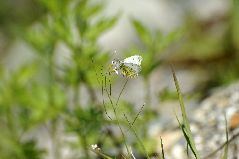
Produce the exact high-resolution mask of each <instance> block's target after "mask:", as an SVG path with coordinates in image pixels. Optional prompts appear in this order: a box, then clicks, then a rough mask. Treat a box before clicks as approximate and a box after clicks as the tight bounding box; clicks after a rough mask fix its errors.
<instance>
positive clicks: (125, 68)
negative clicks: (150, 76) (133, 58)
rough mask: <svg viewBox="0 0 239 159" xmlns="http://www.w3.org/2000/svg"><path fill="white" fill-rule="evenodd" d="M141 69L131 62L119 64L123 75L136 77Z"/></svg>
mask: <svg viewBox="0 0 239 159" xmlns="http://www.w3.org/2000/svg"><path fill="white" fill-rule="evenodd" d="M140 71H141V67H140V65H137V64H133V63H124V64H123V65H122V66H121V74H123V76H125V77H129V78H134V77H137V76H138V74H139V72H140Z"/></svg>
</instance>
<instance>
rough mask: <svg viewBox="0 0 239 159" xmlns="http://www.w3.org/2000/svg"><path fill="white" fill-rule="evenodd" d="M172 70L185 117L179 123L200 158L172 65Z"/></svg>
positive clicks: (194, 152) (191, 147)
mask: <svg viewBox="0 0 239 159" xmlns="http://www.w3.org/2000/svg"><path fill="white" fill-rule="evenodd" d="M171 70H172V74H173V79H174V84H175V87H176V90H177V94H178V100H179V104H180V108H181V112H182V118H183V121H182V123H179V125H180V128H181V129H182V131H183V134H184V137H185V139H186V141H187V143H188V144H189V147H190V149H191V150H192V152H193V154H194V156H195V158H196V159H200V155H199V153H198V150H197V148H196V146H195V142H194V140H193V135H192V132H191V129H190V125H189V120H188V117H187V113H186V109H185V106H184V101H183V96H182V94H181V90H180V87H179V83H178V80H177V77H176V74H175V72H174V69H173V67H172V66H171ZM178 121H179V120H178Z"/></svg>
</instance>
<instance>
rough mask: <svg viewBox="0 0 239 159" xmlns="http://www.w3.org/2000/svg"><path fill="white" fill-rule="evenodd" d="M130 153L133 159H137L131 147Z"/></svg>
mask: <svg viewBox="0 0 239 159" xmlns="http://www.w3.org/2000/svg"><path fill="white" fill-rule="evenodd" d="M130 153H131V155H132V157H133V159H136V158H135V157H134V154H133V151H132V149H131V147H130Z"/></svg>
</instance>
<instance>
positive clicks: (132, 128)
mask: <svg viewBox="0 0 239 159" xmlns="http://www.w3.org/2000/svg"><path fill="white" fill-rule="evenodd" d="M124 117H125V119H126V120H127V122H128V125H129V127H130V129H131V130H132V131H133V133H134V135H135V137H136V138H137V140H138V142H139V144H140V146H141V147H142V149H143V151H144V152H145V154H146V157H147V159H150V157H149V155H148V153H147V151H146V148H145V146H144V144H143V142H142V141H141V139H140V138H139V136H138V134H137V133H136V131H135V129H134V127H133V126H132V124H131V123H130V121H129V119H128V118H127V116H126V115H125V114H124Z"/></svg>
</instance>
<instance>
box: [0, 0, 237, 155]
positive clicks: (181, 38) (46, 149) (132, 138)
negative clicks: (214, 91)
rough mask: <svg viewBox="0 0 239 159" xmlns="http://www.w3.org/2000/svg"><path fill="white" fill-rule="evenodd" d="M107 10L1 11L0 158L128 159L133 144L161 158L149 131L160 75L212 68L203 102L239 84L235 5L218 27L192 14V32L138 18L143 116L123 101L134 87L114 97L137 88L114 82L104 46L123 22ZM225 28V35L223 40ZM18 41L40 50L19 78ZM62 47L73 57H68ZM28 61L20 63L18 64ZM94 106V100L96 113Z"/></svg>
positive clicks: (9, 5) (58, 6)
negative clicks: (100, 158)
mask: <svg viewBox="0 0 239 159" xmlns="http://www.w3.org/2000/svg"><path fill="white" fill-rule="evenodd" d="M103 2H104V3H103ZM103 2H98V3H96V2H93V1H90V0H74V1H73V0H61V1H59V0H34V1H30V0H20V1H14V0H11V1H4V0H3V1H1V2H0V36H1V38H2V39H3V42H2V45H1V52H0V53H1V57H2V60H1V63H2V64H1V68H0V130H1V131H0V158H2V159H10V158H21V159H40V158H45V157H46V156H48V157H49V158H53V159H60V158H64V157H63V156H64V155H65V154H63V153H64V152H66V151H67V152H68V151H69V152H68V154H67V152H66V154H67V155H69V156H70V157H71V158H96V154H95V153H93V152H92V151H91V145H92V144H98V146H99V147H100V149H101V152H103V153H105V154H108V155H109V156H111V157H116V158H123V157H122V156H127V151H126V150H125V148H126V147H125V145H130V146H131V148H132V150H133V152H134V154H137V156H139V157H140V158H143V157H148V158H149V157H152V156H155V155H156V156H161V155H160V151H159V150H157V149H156V147H155V140H153V139H152V138H150V137H149V136H148V133H147V131H148V124H149V123H150V122H152V121H153V119H154V118H156V117H157V116H159V115H160V112H155V110H153V109H151V108H150V93H149V92H150V88H151V87H152V86H151V83H150V76H151V75H152V73H153V72H154V71H155V70H156V69H158V68H160V67H163V66H168V65H169V64H173V65H174V68H189V69H192V70H194V69H195V70H202V69H203V70H204V71H205V72H206V81H205V82H204V83H202V84H201V86H200V88H197V89H196V90H195V92H197V93H199V94H200V95H199V98H203V97H204V96H205V94H207V92H208V90H209V89H210V88H212V87H215V86H219V85H223V84H228V83H231V82H232V81H236V80H238V77H239V70H238V67H239V60H238V59H239V57H238V56H239V54H238V53H239V52H238V51H239V38H238V37H239V21H238V19H239V4H238V2H237V1H231V3H230V7H229V8H230V9H229V11H228V13H227V14H226V15H223V16H221V17H220V16H219V17H216V18H215V19H213V20H209V21H201V20H199V19H196V18H195V17H193V16H191V15H193V14H191V13H190V10H188V11H187V12H188V14H187V15H189V16H187V17H186V21H185V23H184V24H183V25H182V26H180V27H178V28H177V29H176V30H175V31H172V32H169V33H164V32H162V31H160V30H159V29H158V30H153V31H152V30H151V29H149V28H147V27H146V26H145V25H144V24H143V23H142V22H141V20H140V19H136V18H131V19H130V21H131V24H132V28H133V29H134V30H135V33H137V36H138V39H139V41H140V42H139V43H140V45H136V46H135V45H134V46H131V48H130V49H128V50H126V51H125V52H124V53H123V55H122V57H127V56H129V55H133V54H135V52H138V50H141V52H142V54H140V55H142V56H143V63H142V72H141V74H140V78H142V81H143V83H144V88H145V89H144V91H145V97H144V101H145V103H146V105H144V107H141V106H140V108H141V109H136V108H135V109H134V106H133V104H132V103H130V102H128V101H126V100H123V99H122V98H120V97H121V94H120V92H121V90H124V89H125V86H124V85H122V87H121V88H120V89H118V90H114V91H112V92H113V94H112V95H110V96H109V95H108V94H107V91H108V92H109V91H110V88H111V87H112V89H113V88H114V87H113V86H114V84H116V83H117V82H118V81H119V80H118V78H120V80H123V81H125V82H126V84H128V83H127V79H124V78H122V77H117V76H111V77H110V78H108V76H106V75H105V74H106V73H107V70H108V64H109V63H110V60H112V52H110V51H105V50H104V49H102V48H101V47H100V46H99V44H98V39H99V37H100V36H102V34H104V33H105V32H107V31H109V30H110V29H112V28H113V27H114V26H115V25H116V24H117V22H118V21H119V19H120V17H121V16H122V14H121V13H118V14H116V15H114V16H105V15H104V14H101V13H102V11H103V10H104V7H105V6H106V4H107V2H106V1H103ZM218 26H222V27H223V29H222V30H223V31H220V32H217V31H216V27H218ZM16 40H18V41H21V43H24V44H22V45H26V47H28V48H30V50H31V53H30V54H31V55H29V57H31V59H30V60H27V62H24V63H23V64H21V65H19V66H18V65H17V67H16V68H14V69H9V68H8V67H7V66H6V64H5V63H4V62H5V58H4V57H6V56H7V55H6V54H7V53H6V52H7V51H6V50H8V49H9V48H11V46H12V44H13V43H14V42H15V41H16ZM62 47H63V48H64V49H66V52H67V54H59V52H60V51H62V50H61V48H62ZM15 52H16V53H17V50H16V51H15ZM170 52H175V54H170ZM20 54H21V53H20ZM18 55H19V53H18ZM116 56H117V55H116ZM20 57H21V55H20ZM18 58H19V57H17V56H16V57H15V56H14V57H13V58H12V61H10V63H14V61H18ZM23 58H26V59H28V57H23ZM105 77H107V79H106V81H105ZM130 80H134V79H130ZM102 81H103V82H102ZM158 83H159V84H160V81H159V82H158ZM126 87H127V85H126ZM182 87H183V86H182ZM82 89H84V90H85V91H84V93H82ZM175 92H176V89H175V91H174V92H171V91H169V90H165V91H164V92H161V93H160V95H159V96H160V97H159V98H160V99H161V100H162V101H163V100H167V99H171V98H175ZM123 93H125V94H127V92H123ZM102 95H103V96H102ZM127 95H129V96H131V94H127ZM85 98H88V99H89V100H88V102H86V104H85V103H84V101H85V100H84V99H85ZM118 98H119V102H118V101H117V99H118ZM111 100H112V101H113V103H114V104H113V105H112V103H111ZM142 106H143V103H142ZM106 112H107V114H106ZM109 116H110V118H109ZM185 120H186V119H185ZM132 123H133V124H132ZM119 129H123V131H124V133H123V134H122V133H119V132H120V131H119ZM46 134H47V135H46ZM46 136H48V137H46ZM46 142H47V143H46ZM165 142H167V141H165ZM44 143H45V144H44ZM129 149H130V148H129Z"/></svg>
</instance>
